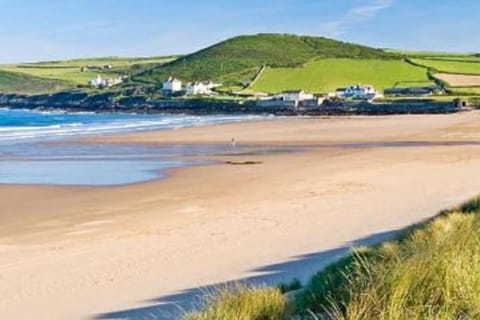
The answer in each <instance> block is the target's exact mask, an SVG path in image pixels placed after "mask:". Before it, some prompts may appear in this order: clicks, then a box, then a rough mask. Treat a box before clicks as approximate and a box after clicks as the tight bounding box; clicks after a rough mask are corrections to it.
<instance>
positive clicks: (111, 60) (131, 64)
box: [0, 56, 176, 85]
mask: <svg viewBox="0 0 480 320" xmlns="http://www.w3.org/2000/svg"><path fill="white" fill-rule="evenodd" d="M175 58H176V56H166V57H147V58H120V57H105V58H91V59H74V60H63V61H47V62H38V63H24V64H17V65H0V70H3V71H10V72H17V73H23V74H27V75H32V76H35V77H40V78H45V79H55V80H63V81H68V82H72V83H73V84H75V85H87V84H88V81H89V80H91V79H92V78H94V77H96V76H97V75H98V74H100V75H102V76H105V77H112V76H115V75H120V74H122V75H135V74H137V73H140V72H143V71H145V70H147V69H150V68H154V67H157V66H160V65H162V64H164V63H166V62H169V61H172V60H173V59H175ZM106 65H110V66H112V68H111V69H105V68H104V66H106ZM82 68H84V70H83V71H82Z"/></svg>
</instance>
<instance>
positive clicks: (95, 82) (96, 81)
mask: <svg viewBox="0 0 480 320" xmlns="http://www.w3.org/2000/svg"><path fill="white" fill-rule="evenodd" d="M106 84H107V83H106V81H105V79H103V78H102V77H101V76H100V75H99V74H98V75H97V77H96V78H93V79H92V80H90V86H91V87H93V88H101V87H106Z"/></svg>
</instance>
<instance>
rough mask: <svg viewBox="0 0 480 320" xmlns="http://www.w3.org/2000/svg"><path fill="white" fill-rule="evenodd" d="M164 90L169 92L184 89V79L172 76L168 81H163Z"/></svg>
mask: <svg viewBox="0 0 480 320" xmlns="http://www.w3.org/2000/svg"><path fill="white" fill-rule="evenodd" d="M163 90H164V91H169V92H178V91H182V81H180V80H178V79H176V78H173V77H170V78H168V80H167V81H165V82H164V83H163Z"/></svg>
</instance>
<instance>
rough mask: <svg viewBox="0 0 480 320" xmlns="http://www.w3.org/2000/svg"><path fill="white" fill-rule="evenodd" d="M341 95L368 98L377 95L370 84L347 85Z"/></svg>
mask: <svg viewBox="0 0 480 320" xmlns="http://www.w3.org/2000/svg"><path fill="white" fill-rule="evenodd" d="M342 95H343V97H344V98H354V99H367V100H370V99H373V98H375V97H376V96H377V91H376V90H375V88H374V87H373V86H372V85H364V86H362V85H355V86H349V87H347V88H346V89H345V91H344V92H343V94H342Z"/></svg>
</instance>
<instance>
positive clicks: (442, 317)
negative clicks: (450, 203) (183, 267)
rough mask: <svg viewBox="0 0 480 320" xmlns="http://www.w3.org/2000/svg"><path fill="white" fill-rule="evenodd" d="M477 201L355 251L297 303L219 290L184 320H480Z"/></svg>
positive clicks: (268, 294) (264, 291) (272, 293)
mask: <svg viewBox="0 0 480 320" xmlns="http://www.w3.org/2000/svg"><path fill="white" fill-rule="evenodd" d="M479 231H480V198H477V199H474V200H472V201H470V202H468V203H466V204H464V205H462V206H461V207H459V208H458V209H455V210H451V211H447V212H443V213H442V214H441V215H439V216H438V217H437V218H435V219H433V220H431V221H430V222H427V223H425V224H423V225H420V226H415V227H412V228H410V230H408V231H405V232H404V233H403V234H402V236H400V237H399V238H397V239H396V240H393V241H389V242H385V243H383V244H380V245H378V246H375V247H371V248H361V249H357V250H356V251H355V252H354V253H352V254H351V255H350V256H348V257H346V258H344V259H342V260H341V261H339V262H337V263H335V264H333V265H331V266H330V267H328V268H326V269H325V270H323V271H321V272H319V273H318V274H317V275H315V276H313V277H312V278H311V280H310V281H309V282H308V283H307V284H306V287H305V289H304V291H303V293H302V294H300V295H298V296H297V298H296V300H295V301H287V299H286V298H285V297H284V296H282V294H281V292H280V291H279V290H278V289H268V288H260V289H253V288H243V289H235V290H226V291H221V292H220V293H219V294H217V295H215V296H214V297H213V298H211V299H210V300H209V302H208V303H207V304H206V306H205V307H204V308H203V310H201V311H199V312H198V313H191V314H189V315H187V316H186V319H188V320H213V319H222V320H233V319H236V320H237V319H238V320H264V319H265V320H267V319H312V320H316V319H322V320H333V319H335V320H371V319H379V320H383V319H385V320H387V319H388V320H407V319H408V320H420V319H422V320H423V319H435V320H447V319H480V232H479Z"/></svg>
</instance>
